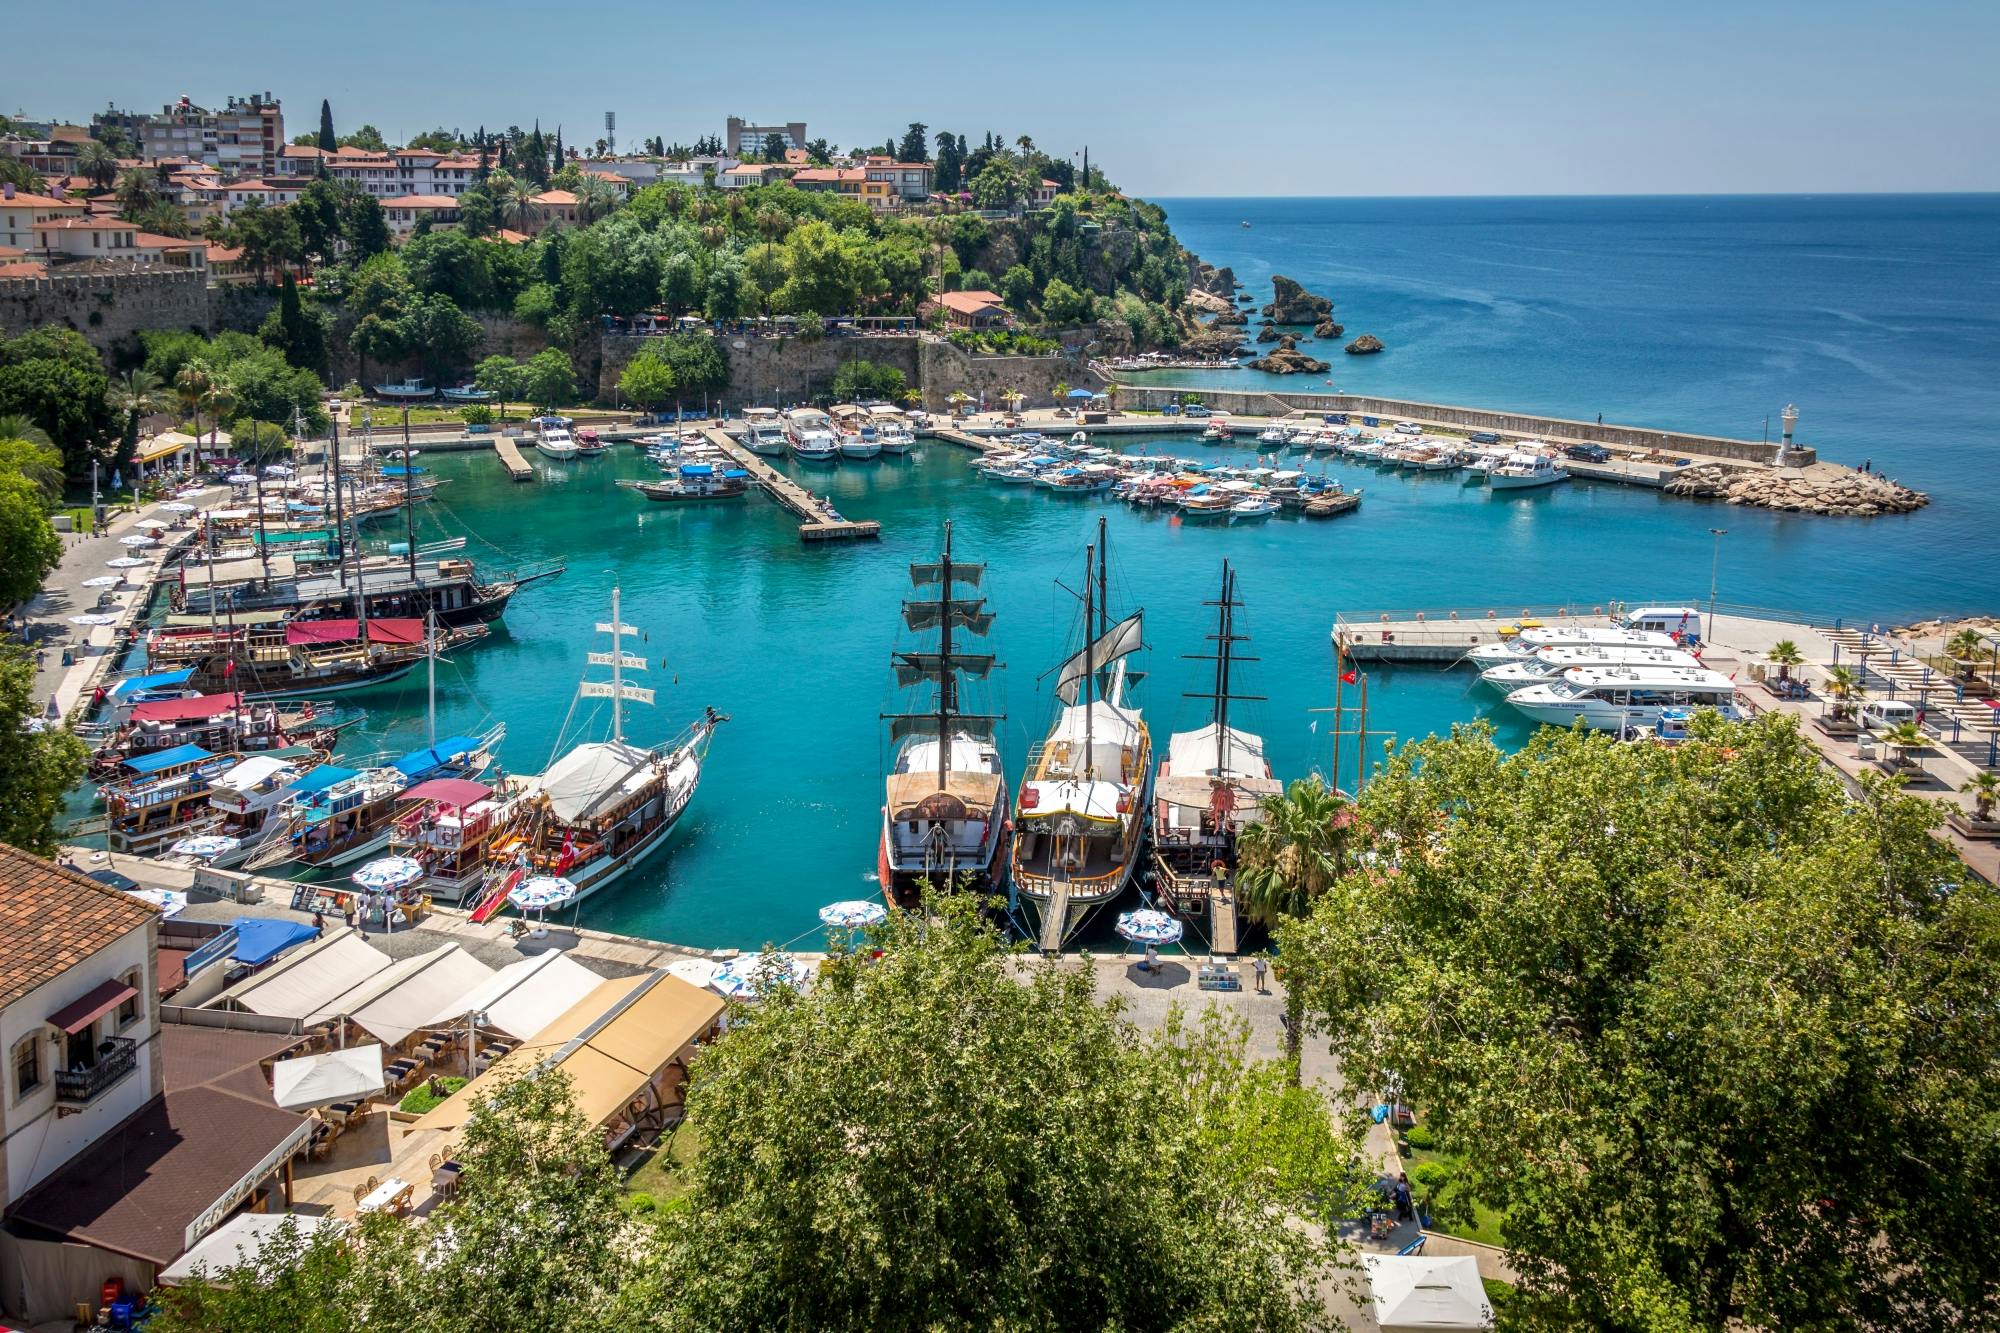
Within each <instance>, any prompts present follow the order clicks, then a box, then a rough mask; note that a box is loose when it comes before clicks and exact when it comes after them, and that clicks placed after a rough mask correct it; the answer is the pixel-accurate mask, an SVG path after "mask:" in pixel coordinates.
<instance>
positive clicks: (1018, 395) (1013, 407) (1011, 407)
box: [1000, 389, 1027, 412]
mask: <svg viewBox="0 0 2000 1333" xmlns="http://www.w3.org/2000/svg"><path fill="white" fill-rule="evenodd" d="M1025 397H1027V395H1026V394H1024V393H1022V392H1021V391H1020V390H1019V389H1009V390H1007V391H1006V392H1005V393H1002V394H1001V395H1000V401H1001V402H1003V403H1005V404H1007V410H1008V411H1009V412H1018V411H1020V410H1021V400H1022V399H1023V398H1025Z"/></svg>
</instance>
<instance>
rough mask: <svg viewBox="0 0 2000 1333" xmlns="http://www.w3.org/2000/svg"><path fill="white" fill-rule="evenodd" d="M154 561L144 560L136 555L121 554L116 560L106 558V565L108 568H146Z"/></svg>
mask: <svg viewBox="0 0 2000 1333" xmlns="http://www.w3.org/2000/svg"><path fill="white" fill-rule="evenodd" d="M152 563H153V562H152V561H150V560H142V559H140V558H139V557H138V556H136V555H121V556H119V557H117V558H116V559H114V560H106V561H105V562H104V566H105V568H107V569H144V568H146V567H147V566H148V565H150V564H152Z"/></svg>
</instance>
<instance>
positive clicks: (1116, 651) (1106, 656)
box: [1056, 611, 1145, 704]
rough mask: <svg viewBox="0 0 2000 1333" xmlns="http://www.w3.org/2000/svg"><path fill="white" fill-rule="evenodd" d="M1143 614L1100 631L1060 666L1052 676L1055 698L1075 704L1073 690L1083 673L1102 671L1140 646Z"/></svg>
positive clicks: (1074, 692) (1140, 613) (1142, 637)
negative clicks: (1098, 634)
mask: <svg viewBox="0 0 2000 1333" xmlns="http://www.w3.org/2000/svg"><path fill="white" fill-rule="evenodd" d="M1143 614H1144V613H1143V612H1139V611H1134V612H1133V613H1132V614H1131V615H1129V616H1127V617H1125V619H1123V620H1121V621H1119V622H1118V623H1117V624H1115V625H1113V626H1112V627H1111V628H1110V629H1108V630H1106V631H1104V633H1103V634H1102V635H1100V636H1099V637H1098V640H1097V642H1096V643H1093V644H1091V645H1090V647H1089V648H1087V649H1085V650H1084V651H1083V652H1080V653H1078V654H1077V655H1076V656H1075V657H1072V658H1070V659H1069V661H1067V662H1064V663H1063V664H1062V670H1061V671H1060V672H1058V673H1057V675H1056V697H1057V698H1058V699H1061V700H1062V701H1063V702H1064V703H1066V704H1073V703H1075V702H1076V696H1077V687H1078V686H1079V685H1081V684H1082V683H1083V678H1084V675H1085V674H1086V673H1087V672H1090V671H1103V670H1104V669H1106V668H1107V667H1109V666H1110V665H1111V664H1112V663H1113V662H1116V661H1117V660H1118V659H1119V658H1121V657H1124V656H1126V655H1127V654H1129V653H1135V652H1137V651H1138V650H1139V649H1140V648H1141V647H1142V646H1144V637H1145V636H1144V631H1143V630H1142V629H1141V628H1140V625H1139V619H1140V617H1141V616H1142V615H1143Z"/></svg>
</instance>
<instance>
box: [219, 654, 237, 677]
mask: <svg viewBox="0 0 2000 1333" xmlns="http://www.w3.org/2000/svg"><path fill="white" fill-rule="evenodd" d="M235 674H236V659H235V658H233V657H232V658H230V659H229V660H228V661H227V662H224V663H223V664H222V678H223V679H224V680H228V679H229V678H230V677H231V676H233V675H235Z"/></svg>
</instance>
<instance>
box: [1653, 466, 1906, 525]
mask: <svg viewBox="0 0 2000 1333" xmlns="http://www.w3.org/2000/svg"><path fill="white" fill-rule="evenodd" d="M1662 489H1664V490H1665V491H1666V493H1667V494H1669V495H1684V496H1690V497H1692V498H1694V499H1697V500H1723V501H1727V502H1728V503H1730V504H1733V505H1749V506H1750V507H1752V508H1754V509H1779V510H1784V511H1786V512H1788V513H1798V514H1831V515H1836V516H1839V517H1843V518H1872V517H1874V516H1875V515H1877V514H1907V513H1909V512H1910V511H1911V510H1913V509H1922V508H1923V507H1924V506H1925V505H1927V504H1929V503H1930V502H1931V498H1930V496H1928V495H1925V494H1924V493H1923V492H1922V491H1913V490H1911V489H1910V488H1909V487H1907V486H1902V485H1898V484H1897V483H1895V482H1893V481H1890V480H1889V479H1888V478H1886V477H1878V476H1874V475H1873V474H1870V473H1866V472H1856V471H1854V470H1853V469H1852V468H1844V467H1840V466H1837V465H1836V464H1832V463H1815V464H1814V465H1813V466H1811V467H1808V468H1800V469H1790V468H1759V469H1756V470H1754V471H1745V470H1743V469H1741V468H1731V467H1724V466H1722V465H1720V464H1716V463H1701V464H1697V465H1696V466H1694V467H1691V468H1687V469H1685V470H1683V471H1682V472H1680V473H1678V474H1677V475H1675V476H1674V477H1673V478H1672V479H1671V480H1669V481H1668V482H1667V484H1666V485H1665V486H1664V487H1663V488H1662Z"/></svg>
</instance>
